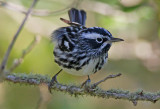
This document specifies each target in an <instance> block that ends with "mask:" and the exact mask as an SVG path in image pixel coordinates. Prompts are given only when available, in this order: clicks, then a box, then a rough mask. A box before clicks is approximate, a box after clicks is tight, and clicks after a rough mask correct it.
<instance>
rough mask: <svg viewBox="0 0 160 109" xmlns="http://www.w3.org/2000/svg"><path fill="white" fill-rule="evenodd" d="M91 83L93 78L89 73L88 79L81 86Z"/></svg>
mask: <svg viewBox="0 0 160 109" xmlns="http://www.w3.org/2000/svg"><path fill="white" fill-rule="evenodd" d="M90 83H91V79H90V77H89V75H88V79H87V80H86V81H84V82H83V83H82V85H81V87H84V86H87V85H89V84H90Z"/></svg>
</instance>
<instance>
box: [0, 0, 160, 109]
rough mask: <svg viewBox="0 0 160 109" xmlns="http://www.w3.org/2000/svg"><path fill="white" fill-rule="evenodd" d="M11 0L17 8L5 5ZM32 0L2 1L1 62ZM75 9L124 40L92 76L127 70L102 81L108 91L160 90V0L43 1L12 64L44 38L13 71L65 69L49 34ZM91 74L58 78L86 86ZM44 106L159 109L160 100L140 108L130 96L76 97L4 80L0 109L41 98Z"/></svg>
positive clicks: (17, 108) (27, 105)
mask: <svg viewBox="0 0 160 109" xmlns="http://www.w3.org/2000/svg"><path fill="white" fill-rule="evenodd" d="M1 1H4V2H7V3H9V4H10V5H11V6H15V7H14V8H11V7H6V6H5V5H2V3H1ZM31 3H32V0H0V61H2V58H3V56H4V54H5V51H6V50H7V47H8V45H9V43H10V42H11V40H12V37H13V35H14V34H15V32H16V31H17V29H18V27H19V25H20V23H21V21H22V19H23V18H24V14H23V13H22V12H19V11H18V10H17V9H19V10H24V9H27V8H28V7H29V6H30V5H31ZM71 7H77V8H79V9H84V10H85V11H86V12H87V27H92V26H100V27H104V28H106V29H107V30H109V31H110V32H111V33H112V34H113V36H114V37H119V38H123V39H124V40H125V41H124V42H121V43H116V44H113V46H112V47H111V49H110V51H109V61H108V63H107V64H106V65H105V66H104V68H103V69H102V70H101V71H99V72H97V73H96V74H94V75H91V79H92V82H96V81H98V80H100V79H102V78H104V77H105V76H106V75H109V74H115V73H122V76H121V77H118V78H116V79H111V80H108V81H106V82H105V83H102V84H101V85H100V87H101V88H103V89H106V90H107V89H111V88H115V89H124V90H129V91H131V92H132V91H137V90H139V89H143V90H144V91H148V92H157V91H159V89H160V85H159V83H160V26H159V21H160V1H159V0H39V1H38V3H37V5H36V7H35V9H36V11H35V14H34V15H32V16H31V17H30V18H29V19H28V20H27V23H26V25H25V27H24V28H23V30H22V32H21V33H20V36H19V37H18V40H17V42H16V44H15V45H14V48H13V49H12V53H11V55H10V57H9V61H8V64H7V68H10V66H11V65H12V63H13V61H14V59H16V58H18V57H20V56H21V54H22V51H23V49H25V48H27V46H28V45H29V44H30V43H31V41H32V40H33V39H34V37H35V36H37V35H38V36H40V37H41V40H40V41H39V43H38V44H37V45H36V46H35V47H34V49H33V50H32V51H31V52H30V53H29V54H28V55H27V56H26V57H25V59H24V61H23V63H22V64H21V65H20V66H19V67H17V68H16V69H15V70H14V71H13V72H14V73H34V74H43V75H49V76H50V77H51V76H53V75H54V74H55V73H56V72H58V71H59V70H60V68H59V67H58V65H56V64H55V63H54V57H53V54H52V52H53V48H54V44H53V43H52V42H51V40H50V34H51V33H52V31H53V30H54V29H56V28H58V27H62V26H67V25H66V24H64V23H63V22H61V21H60V20H59V18H60V17H62V18H66V19H68V15H67V10H68V9H69V8H71ZM48 12H50V13H48ZM37 13H38V14H37ZM86 78H87V77H78V76H73V75H70V74H67V73H65V72H64V71H63V73H61V74H60V75H59V76H58V81H59V82H61V83H65V84H81V83H82V82H83V81H85V80H86ZM41 98H43V99H42V103H40V105H41V106H40V107H41V109H75V108H76V109H82V108H85V109H135V108H136V109H142V108H145V109H159V107H160V102H159V101H158V102H157V103H156V104H153V103H150V102H146V101H145V102H144V101H143V102H138V105H137V106H136V107H135V106H133V104H132V103H131V102H129V101H126V100H115V99H102V98H96V97H90V96H83V97H81V96H79V97H77V98H75V97H73V96H70V95H68V94H64V93H61V92H56V91H55V92H53V94H52V95H51V94H49V93H48V91H47V87H46V86H43V85H42V86H39V87H36V86H26V85H19V84H13V83H8V82H3V83H1V84H0V109H35V108H36V107H37V104H38V102H39V101H40V99H41Z"/></svg>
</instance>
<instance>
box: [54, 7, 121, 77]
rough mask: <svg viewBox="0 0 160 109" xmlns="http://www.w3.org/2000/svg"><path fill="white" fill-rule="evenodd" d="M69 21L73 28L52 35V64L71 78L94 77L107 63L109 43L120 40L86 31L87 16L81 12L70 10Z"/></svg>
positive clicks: (95, 30)
mask: <svg viewBox="0 0 160 109" xmlns="http://www.w3.org/2000/svg"><path fill="white" fill-rule="evenodd" d="M69 17H70V21H71V22H73V24H70V25H71V26H68V27H61V28H59V29H57V30H55V31H54V32H53V34H52V39H53V41H54V42H55V48H54V51H53V54H54V56H55V62H56V63H57V64H58V65H59V66H61V67H62V68H63V69H64V70H65V71H66V72H68V73H71V74H73V75H90V74H92V73H96V72H97V71H98V70H100V69H101V68H102V66H103V65H104V64H105V63H106V61H107V58H108V50H109V49H110V47H111V44H112V41H122V40H121V39H118V38H113V37H112V34H111V33H110V32H109V31H108V30H105V29H104V28H100V27H90V28H86V27H85V21H86V13H85V11H83V10H77V9H71V10H70V11H69ZM74 22H75V23H78V25H75V24H74ZM113 39H114V40H113ZM115 39H118V40H115Z"/></svg>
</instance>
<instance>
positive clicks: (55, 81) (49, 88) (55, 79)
mask: <svg viewBox="0 0 160 109" xmlns="http://www.w3.org/2000/svg"><path fill="white" fill-rule="evenodd" d="M62 70H63V69H61V70H60V71H59V72H58V73H56V74H55V75H54V76H53V77H52V80H51V82H50V83H49V85H48V90H49V92H50V93H52V92H51V88H52V86H53V85H54V83H58V81H57V75H58V74H59V73H61V71H62Z"/></svg>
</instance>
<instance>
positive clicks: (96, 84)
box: [93, 73, 121, 87]
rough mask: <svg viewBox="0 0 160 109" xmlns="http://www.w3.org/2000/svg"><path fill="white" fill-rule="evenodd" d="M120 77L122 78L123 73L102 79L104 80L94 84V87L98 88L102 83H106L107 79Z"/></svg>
mask: <svg viewBox="0 0 160 109" xmlns="http://www.w3.org/2000/svg"><path fill="white" fill-rule="evenodd" d="M118 76H121V73H119V74H116V75H109V76H107V77H105V78H104V79H102V80H100V81H98V82H96V83H94V84H93V87H96V86H98V85H99V84H100V83H102V82H104V81H106V80H107V79H111V78H116V77H118Z"/></svg>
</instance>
